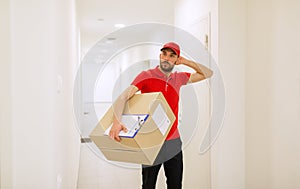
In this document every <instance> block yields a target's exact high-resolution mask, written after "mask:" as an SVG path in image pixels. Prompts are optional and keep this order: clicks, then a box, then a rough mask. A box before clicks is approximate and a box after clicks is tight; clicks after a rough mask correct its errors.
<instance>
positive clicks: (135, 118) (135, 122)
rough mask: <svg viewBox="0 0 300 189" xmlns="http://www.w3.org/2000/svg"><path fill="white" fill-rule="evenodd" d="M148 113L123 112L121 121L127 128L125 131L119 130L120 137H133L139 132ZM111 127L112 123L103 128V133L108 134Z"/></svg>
mask: <svg viewBox="0 0 300 189" xmlns="http://www.w3.org/2000/svg"><path fill="white" fill-rule="evenodd" d="M148 117H149V114H123V115H122V118H121V122H122V123H123V124H124V126H125V127H126V128H127V130H128V131H127V132H126V133H125V132H124V131H121V132H120V133H119V136H120V137H123V138H134V137H135V135H136V134H137V133H138V132H139V130H140V128H141V127H142V125H143V124H144V123H145V122H146V120H147V118H148ZM111 127H112V124H111V125H110V126H109V127H108V128H107V129H106V130H105V132H104V135H107V136H108V135H109V131H110V129H111Z"/></svg>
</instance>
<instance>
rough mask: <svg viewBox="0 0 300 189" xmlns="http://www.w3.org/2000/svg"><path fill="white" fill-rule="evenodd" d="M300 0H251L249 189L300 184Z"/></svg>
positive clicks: (249, 2)
mask: <svg viewBox="0 0 300 189" xmlns="http://www.w3.org/2000/svg"><path fill="white" fill-rule="evenodd" d="M299 8H300V2H299V1H292V0H290V1H284V0H277V1H271V0H263V1H258V0H257V1H256V0H251V1H248V9H247V11H248V20H247V21H248V33H247V38H248V45H247V47H248V56H247V59H248V62H247V66H246V94H247V106H246V113H247V114H246V115H247V117H246V121H247V122H246V123H247V129H246V152H247V153H246V154H247V156H246V173H247V174H246V184H247V189H265V188H267V189H279V188H288V189H294V188H300V181H299V177H300V163H299V159H300V148H299V146H300V142H299V139H298V138H299V136H298V135H299V133H300V127H299V125H300V116H299V115H300V100H299V99H300V98H299V97H300V74H299V70H300V64H299V62H300V58H299V43H300V38H299V33H300V25H299Z"/></svg>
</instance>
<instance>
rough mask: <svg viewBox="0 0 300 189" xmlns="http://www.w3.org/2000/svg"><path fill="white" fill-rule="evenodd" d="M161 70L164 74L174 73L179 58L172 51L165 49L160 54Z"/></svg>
mask: <svg viewBox="0 0 300 189" xmlns="http://www.w3.org/2000/svg"><path fill="white" fill-rule="evenodd" d="M159 57H160V68H161V69H162V71H164V72H172V70H173V68H174V66H175V62H176V61H177V59H178V56H177V55H176V54H175V53H174V52H173V51H172V50H171V49H164V50H162V51H161V53H160V56H159Z"/></svg>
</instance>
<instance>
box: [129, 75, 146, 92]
mask: <svg viewBox="0 0 300 189" xmlns="http://www.w3.org/2000/svg"><path fill="white" fill-rule="evenodd" d="M146 79H147V73H146V71H143V72H141V73H140V74H139V75H137V76H136V77H135V79H134V80H133V81H132V83H131V85H134V86H136V87H137V88H138V89H139V90H142V88H143V87H144V86H145V84H146Z"/></svg>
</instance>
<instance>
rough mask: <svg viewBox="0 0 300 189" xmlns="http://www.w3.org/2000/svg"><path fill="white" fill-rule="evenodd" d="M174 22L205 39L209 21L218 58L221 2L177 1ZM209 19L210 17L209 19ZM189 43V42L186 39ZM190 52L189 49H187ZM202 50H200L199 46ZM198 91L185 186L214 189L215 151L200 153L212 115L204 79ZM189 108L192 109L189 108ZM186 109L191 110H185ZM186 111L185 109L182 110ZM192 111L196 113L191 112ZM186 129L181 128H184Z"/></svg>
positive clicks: (213, 51) (186, 152) (187, 149)
mask: <svg viewBox="0 0 300 189" xmlns="http://www.w3.org/2000/svg"><path fill="white" fill-rule="evenodd" d="M174 18H175V20H174V23H175V25H176V26H177V27H179V28H182V29H184V30H185V31H187V32H189V33H191V34H192V35H194V36H195V37H197V38H198V40H200V41H201V42H202V41H203V37H204V36H202V34H203V30H206V29H205V28H197V27H206V25H205V23H202V22H206V20H205V19H207V18H208V21H210V23H209V24H210V28H208V31H204V33H205V32H208V34H210V39H211V41H210V42H209V44H210V47H209V50H210V52H211V54H212V57H213V58H214V60H215V61H216V60H217V59H218V35H217V34H218V1H216V0H214V1H208V0H201V1H199V0H198V1H197V0H177V1H176V4H175V15H174ZM209 19H210V20H209ZM187 43H188V42H187ZM187 53H189V52H187ZM199 53H200V49H199ZM193 88H194V89H195V90H196V93H197V96H198V97H199V98H198V101H199V102H200V103H199V104H201V106H200V107H198V108H199V115H197V116H198V117H199V122H198V128H197V130H195V131H194V132H195V133H194V136H193V138H192V140H191V141H190V143H188V144H187V145H185V148H184V155H185V156H184V166H185V169H184V183H183V184H184V188H194V187H195V186H197V187H199V188H207V189H208V188H214V182H215V179H216V177H217V175H216V173H215V168H214V167H215V161H216V160H217V159H216V160H215V159H214V151H208V152H207V153H206V154H199V152H200V143H201V139H202V137H203V135H204V133H205V132H206V127H205V126H206V125H207V123H208V122H209V119H210V116H209V113H210V112H209V111H210V108H209V106H210V98H209V89H208V86H207V85H206V83H205V82H201V83H197V84H194V85H193ZM190 89H191V87H186V88H184V90H182V101H183V103H184V98H186V99H188V98H189V96H190V94H186V93H189V90H190ZM189 109H190V108H189ZM185 111H189V110H188V109H186V110H185ZM183 113H184V112H183ZM189 114H193V113H192V112H189ZM184 129H185V128H181V130H184ZM216 182H217V181H216Z"/></svg>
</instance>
